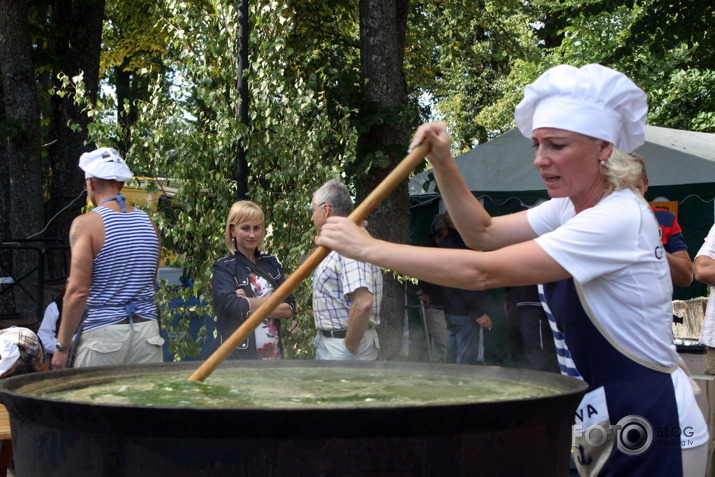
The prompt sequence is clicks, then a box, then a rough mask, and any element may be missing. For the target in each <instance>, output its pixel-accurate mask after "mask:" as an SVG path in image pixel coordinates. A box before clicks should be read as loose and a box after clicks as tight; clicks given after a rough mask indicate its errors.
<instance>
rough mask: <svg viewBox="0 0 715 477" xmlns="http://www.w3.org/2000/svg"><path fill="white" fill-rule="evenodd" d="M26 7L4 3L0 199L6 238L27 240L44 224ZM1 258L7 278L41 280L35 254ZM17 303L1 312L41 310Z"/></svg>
mask: <svg viewBox="0 0 715 477" xmlns="http://www.w3.org/2000/svg"><path fill="white" fill-rule="evenodd" d="M27 3H28V2H27V0H3V1H1V2H0V72H1V73H2V80H3V95H2V98H3V106H4V116H5V123H4V126H5V128H4V129H5V131H6V132H5V135H4V136H5V137H4V139H3V141H4V144H3V147H2V148H0V158H1V159H2V160H3V161H5V164H4V165H3V166H2V167H1V168H0V170H1V171H2V176H3V177H2V179H1V180H2V186H3V189H4V191H3V192H2V193H1V194H0V200H1V201H2V202H3V203H2V205H3V208H2V213H3V214H8V215H9V220H8V221H7V222H4V225H3V227H4V228H5V230H3V231H2V233H3V237H2V239H3V240H8V239H24V238H27V237H29V236H31V235H32V234H34V233H36V232H38V231H39V230H40V229H41V228H42V223H43V222H44V221H43V213H42V174H41V171H42V168H41V161H40V114H39V108H38V103H37V87H36V85H35V77H34V75H33V67H32V59H31V55H30V52H31V43H30V34H29V30H28V11H27ZM6 201H7V202H6ZM4 220H6V219H4ZM2 258H3V264H2V265H3V267H4V268H5V270H4V271H3V275H4V276H8V275H9V276H13V277H28V278H27V280H28V281H27V282H23V283H30V282H32V281H33V280H34V278H36V275H33V273H36V272H32V270H33V268H35V267H36V266H37V257H36V256H35V255H33V254H27V253H21V252H18V253H13V254H12V257H10V255H9V254H8V253H5V254H4V255H3V257H2ZM16 281H18V280H16ZM15 288H16V289H19V288H18V287H15ZM14 301H15V304H14V307H12V308H14V309H13V310H3V311H2V312H3V313H9V312H17V313H20V314H22V315H25V317H28V318H34V317H35V316H36V313H37V307H38V306H41V304H38V303H35V302H34V301H33V296H32V295H30V294H26V293H16V294H15V296H14Z"/></svg>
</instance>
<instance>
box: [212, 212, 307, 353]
mask: <svg viewBox="0 0 715 477" xmlns="http://www.w3.org/2000/svg"><path fill="white" fill-rule="evenodd" d="M263 221H264V215H263V210H261V208H260V207H259V206H258V205H257V204H256V203H254V202H251V201H248V200H240V201H238V202H235V203H234V204H233V205H232V206H231V210H229V212H228V217H227V218H226V247H227V248H228V250H229V252H230V253H231V255H229V256H227V257H224V258H221V259H219V260H217V261H216V263H214V266H213V278H212V285H213V297H214V310H215V311H216V315H217V317H218V320H217V323H216V328H217V330H218V344H219V345H220V344H221V343H223V341H224V340H225V339H227V338H228V337H229V336H230V335H231V334H232V333H233V332H234V331H236V329H237V328H238V327H239V326H240V325H241V324H242V323H243V322H244V321H245V320H246V318H247V317H248V315H250V314H251V312H252V311H253V310H255V309H257V308H258V307H259V306H260V305H261V304H262V303H263V302H265V301H266V299H267V298H268V296H269V295H270V294H271V293H273V291H274V290H275V289H276V288H278V286H280V284H281V283H283V282H284V281H285V276H284V275H283V270H282V268H281V264H280V262H279V261H278V260H277V259H276V258H275V257H274V256H272V255H268V254H265V253H261V252H260V251H259V250H260V248H261V246H262V245H263V234H264V227H263ZM294 309H295V298H294V297H293V295H292V294H291V295H289V296H288V297H287V298H286V299H285V301H284V302H283V303H281V304H280V305H278V306H277V307H276V309H275V310H273V311H272V312H271V313H270V314H269V315H268V316H267V317H266V319H265V320H263V322H262V323H261V324H260V325H258V327H256V329H255V330H254V331H253V333H251V335H250V336H249V337H248V338H247V339H246V341H244V342H243V343H241V345H240V346H238V347H237V348H236V351H234V352H233V354H231V356H230V357H229V359H279V358H281V356H282V352H283V346H282V343H281V325H280V320H281V319H285V318H291V317H292V316H293V310H294Z"/></svg>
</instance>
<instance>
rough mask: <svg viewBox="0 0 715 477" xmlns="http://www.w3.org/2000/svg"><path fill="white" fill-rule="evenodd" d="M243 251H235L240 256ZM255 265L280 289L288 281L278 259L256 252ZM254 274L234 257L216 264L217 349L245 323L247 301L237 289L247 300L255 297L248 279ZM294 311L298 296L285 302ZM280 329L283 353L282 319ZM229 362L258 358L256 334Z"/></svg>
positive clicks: (288, 298) (222, 259)
mask: <svg viewBox="0 0 715 477" xmlns="http://www.w3.org/2000/svg"><path fill="white" fill-rule="evenodd" d="M239 253H240V252H236V254H239ZM256 265H257V266H258V267H259V268H260V269H261V270H263V271H265V272H266V273H268V275H270V277H271V278H273V280H274V281H275V282H276V283H277V284H278V285H279V286H280V285H281V284H282V283H283V282H284V281H285V275H283V270H282V268H281V265H280V263H279V262H278V260H277V259H276V258H275V257H274V256H272V255H268V254H261V253H256ZM250 273H251V271H250V270H249V269H248V268H247V267H246V266H245V265H243V264H242V263H241V262H240V261H239V260H238V259H237V258H236V257H235V256H228V257H224V258H220V259H219V260H217V261H216V262H215V263H214V266H213V278H212V281H211V284H212V287H213V299H214V300H213V301H214V311H215V312H216V316H217V321H216V330H217V331H218V337H217V338H218V339H217V340H216V343H217V346H220V345H221V343H223V341H224V340H225V339H227V338H228V337H229V336H231V334H232V333H233V332H234V331H236V329H237V328H238V327H239V326H240V325H241V324H242V323H243V322H244V321H246V318H247V317H248V312H249V311H250V308H249V305H248V300H244V299H243V298H239V297H237V296H236V290H237V289H239V288H241V289H243V291H244V292H245V293H246V296H247V297H253V290H252V289H251V284H250V282H249V279H248V276H249V274H250ZM284 303H288V304H289V305H290V307H291V308H293V309H294V310H295V297H294V296H293V294H290V295H288V297H287V298H286V299H285V300H284ZM274 321H275V324H276V328H277V329H278V338H279V348H280V350H281V354H282V353H283V344H282V343H281V342H280V336H281V323H280V322H281V320H274ZM229 359H257V356H256V340H255V336H254V334H253V333H251V335H250V336H249V337H248V338H247V339H246V341H245V342H244V343H242V344H241V345H240V346H239V347H238V348H237V349H236V351H234V352H233V353H232V354H231V356H229Z"/></svg>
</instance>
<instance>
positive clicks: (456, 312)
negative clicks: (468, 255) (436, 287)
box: [439, 212, 492, 364]
mask: <svg viewBox="0 0 715 477" xmlns="http://www.w3.org/2000/svg"><path fill="white" fill-rule="evenodd" d="M444 219H445V223H446V224H447V235H445V236H444V238H443V239H442V240H441V241H440V243H439V247H440V248H459V249H466V248H468V247H467V246H466V245H465V244H464V240H462V236H461V235H459V232H458V231H457V229H456V228H454V224H453V223H452V220H451V219H450V217H449V212H445V213H444ZM456 265H458V264H456ZM442 294H443V297H444V318H445V320H446V321H447V330H449V337H448V339H447V357H446V359H445V361H446V362H447V363H457V364H485V361H484V329H485V328H486V329H487V330H491V329H492V320H491V318H489V315H487V310H488V302H487V293H486V292H485V291H483V290H465V289H462V288H452V287H442Z"/></svg>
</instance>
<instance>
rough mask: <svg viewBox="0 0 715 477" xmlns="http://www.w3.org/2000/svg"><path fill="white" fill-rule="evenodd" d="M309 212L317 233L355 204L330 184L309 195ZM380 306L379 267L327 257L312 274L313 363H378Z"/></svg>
mask: <svg viewBox="0 0 715 477" xmlns="http://www.w3.org/2000/svg"><path fill="white" fill-rule="evenodd" d="M310 208H311V216H310V219H311V220H312V221H313V223H314V224H315V227H316V228H317V229H318V231H320V229H321V227H322V226H323V224H325V221H326V220H328V217H330V216H332V215H337V216H343V217H346V216H348V215H350V212H351V211H352V208H353V204H352V199H351V198H350V193H349V191H348V189H347V187H345V185H344V184H343V183H342V182H340V181H338V180H336V179H332V180H329V181H328V182H326V183H325V184H323V185H322V186H321V187H320V189H318V190H317V191H316V192H315V194H313V199H312V201H311V205H310ZM381 301H382V272H381V271H380V268H379V267H377V266H375V265H371V264H369V263H364V262H358V261H357V260H352V259H349V258H346V257H343V256H341V255H339V254H338V253H336V252H330V254H328V256H327V257H326V258H325V259H324V260H323V261H322V262H321V263H320V264H319V265H318V266H317V267H316V269H315V272H314V273H313V313H314V315H315V327H316V328H317V331H318V333H317V335H316V337H315V341H314V342H313V345H314V346H315V357H316V359H335V360H375V359H377V355H378V352H379V350H380V342H379V340H378V337H377V331H376V329H375V327H376V326H377V325H379V324H380V303H381Z"/></svg>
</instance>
